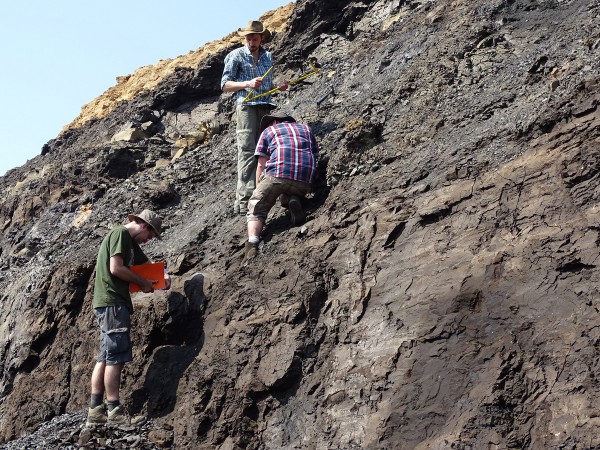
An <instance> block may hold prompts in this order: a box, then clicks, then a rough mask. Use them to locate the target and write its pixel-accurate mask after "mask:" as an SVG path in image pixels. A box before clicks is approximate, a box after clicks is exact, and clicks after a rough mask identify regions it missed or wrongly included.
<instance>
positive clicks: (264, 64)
mask: <svg viewBox="0 0 600 450" xmlns="http://www.w3.org/2000/svg"><path fill="white" fill-rule="evenodd" d="M258 52H259V53H258V63H257V64H256V65H254V58H253V57H252V53H250V50H248V47H246V46H245V45H244V46H243V47H240V48H238V49H236V50H233V51H232V52H230V53H229V54H228V55H227V56H226V57H225V68H224V69H223V76H222V77H221V89H223V85H224V84H225V83H226V82H228V81H248V80H252V79H253V78H256V77H262V76H263V75H264V74H265V73H266V72H267V70H269V69H270V68H271V66H272V65H273V58H272V56H271V52H268V51H267V50H265V49H263V48H262V47H261V48H260V49H259V51H258ZM271 89H273V71H271V72H270V73H269V74H268V75H267V76H266V78H264V79H263V83H262V85H261V86H260V88H259V89H257V90H254V92H252V94H251V95H250V97H253V96H255V95H258V94H262V93H263V92H267V91H270V90H271ZM249 92H250V89H241V90H239V91H237V92H236V93H235V96H236V103H237V104H238V105H240V104H241V103H242V102H243V101H244V99H245V98H246V96H247V95H248V93H249ZM265 104H268V105H274V103H273V102H271V96H270V95H266V96H264V97H260V98H257V99H256V100H252V101H250V102H246V105H265Z"/></svg>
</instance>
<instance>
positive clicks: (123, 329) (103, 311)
mask: <svg viewBox="0 0 600 450" xmlns="http://www.w3.org/2000/svg"><path fill="white" fill-rule="evenodd" d="M94 316H96V321H97V322H98V325H99V326H100V353H99V354H98V359H97V361H98V362H106V364H107V365H109V366H110V365H114V364H122V363H126V362H129V361H131V360H132V359H133V354H132V351H131V338H130V336H129V329H130V328H131V312H130V311H129V308H128V307H127V306H106V307H104V308H94Z"/></svg>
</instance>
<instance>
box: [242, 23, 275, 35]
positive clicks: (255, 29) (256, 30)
mask: <svg viewBox="0 0 600 450" xmlns="http://www.w3.org/2000/svg"><path fill="white" fill-rule="evenodd" d="M238 34H239V35H240V36H248V35H249V34H261V35H262V36H263V38H265V39H268V38H270V37H271V32H270V31H269V30H268V29H266V28H265V27H264V25H263V24H262V22H259V21H258V20H251V21H250V22H248V25H246V28H242V29H240V30H238Z"/></svg>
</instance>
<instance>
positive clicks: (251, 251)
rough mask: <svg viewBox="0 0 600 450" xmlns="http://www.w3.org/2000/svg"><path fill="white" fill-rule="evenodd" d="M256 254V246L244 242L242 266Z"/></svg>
mask: <svg viewBox="0 0 600 450" xmlns="http://www.w3.org/2000/svg"><path fill="white" fill-rule="evenodd" d="M257 253H258V244H253V243H251V242H250V241H246V246H245V247H244V259H243V260H242V265H243V266H245V265H246V264H247V263H248V261H250V260H251V259H252V258H254V257H255V256H256V255H257Z"/></svg>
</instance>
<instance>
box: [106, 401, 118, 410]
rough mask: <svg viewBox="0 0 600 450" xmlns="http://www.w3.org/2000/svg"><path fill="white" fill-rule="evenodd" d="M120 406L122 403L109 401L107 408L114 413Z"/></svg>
mask: <svg viewBox="0 0 600 450" xmlns="http://www.w3.org/2000/svg"><path fill="white" fill-rule="evenodd" d="M120 404H121V402H120V401H119V400H107V402H106V406H107V407H108V410H109V411H112V410H113V409H115V408H116V407H117V406H119V405H120Z"/></svg>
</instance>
